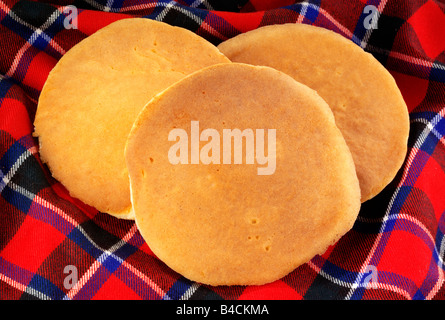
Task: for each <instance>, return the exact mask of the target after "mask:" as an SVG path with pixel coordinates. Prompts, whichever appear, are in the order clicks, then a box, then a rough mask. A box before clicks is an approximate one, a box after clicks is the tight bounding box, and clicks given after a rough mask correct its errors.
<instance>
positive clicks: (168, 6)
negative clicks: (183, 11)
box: [156, 1, 175, 21]
mask: <svg viewBox="0 0 445 320" xmlns="http://www.w3.org/2000/svg"><path fill="white" fill-rule="evenodd" d="M174 6H175V2H174V1H170V2H169V3H167V5H166V6H165V7H164V9H163V10H162V11H161V13H160V14H158V15H157V16H156V20H160V21H162V20H164V19H165V16H166V15H167V13H168V12H169V11H170V9H171V8H172V7H174Z"/></svg>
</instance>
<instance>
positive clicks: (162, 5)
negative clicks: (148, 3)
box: [144, 0, 209, 21]
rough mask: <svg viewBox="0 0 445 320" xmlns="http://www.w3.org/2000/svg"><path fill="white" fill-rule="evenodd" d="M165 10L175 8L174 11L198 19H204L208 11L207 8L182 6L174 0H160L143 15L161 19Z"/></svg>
mask: <svg viewBox="0 0 445 320" xmlns="http://www.w3.org/2000/svg"><path fill="white" fill-rule="evenodd" d="M167 7H169V8H168V9H166V8H167ZM167 10H168V11H170V10H176V11H178V12H180V13H182V14H183V15H185V16H186V17H194V18H195V19H196V18H197V19H198V20H200V21H204V19H205V18H206V16H207V14H208V13H209V11H207V10H202V9H197V8H190V7H186V6H183V5H181V4H179V3H177V2H175V1H166V0H160V1H157V4H156V7H155V8H154V10H153V11H152V12H151V13H150V14H148V15H146V16H144V17H146V18H149V19H154V20H161V21H162V20H163V18H164V15H165V14H166V11H167ZM161 14H162V16H161Z"/></svg>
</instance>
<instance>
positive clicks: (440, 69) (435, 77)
mask: <svg viewBox="0 0 445 320" xmlns="http://www.w3.org/2000/svg"><path fill="white" fill-rule="evenodd" d="M429 79H430V80H432V81H437V82H442V83H445V65H444V64H442V63H439V62H435V63H433V67H432V68H431V72H430V78H429Z"/></svg>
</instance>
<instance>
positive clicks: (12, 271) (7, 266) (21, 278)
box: [0, 255, 34, 286]
mask: <svg viewBox="0 0 445 320" xmlns="http://www.w3.org/2000/svg"><path fill="white" fill-rule="evenodd" d="M0 274H2V275H4V276H5V277H8V278H10V279H12V280H14V281H15V282H17V283H19V284H21V285H24V286H27V285H28V283H29V282H30V281H31V279H32V277H33V276H34V273H33V272H31V271H29V270H27V269H23V268H21V267H19V266H18V265H16V264H14V263H11V262H9V261H8V260H5V259H4V258H3V257H2V256H1V255H0Z"/></svg>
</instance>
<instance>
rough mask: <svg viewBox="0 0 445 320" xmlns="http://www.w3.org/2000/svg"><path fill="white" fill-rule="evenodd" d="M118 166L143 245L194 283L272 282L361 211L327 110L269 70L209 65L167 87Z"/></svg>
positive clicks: (348, 160) (143, 116)
mask: <svg viewBox="0 0 445 320" xmlns="http://www.w3.org/2000/svg"><path fill="white" fill-rule="evenodd" d="M236 129H238V130H239V131H237V130H236ZM232 135H233V136H234V137H232ZM242 135H244V138H243V136H242ZM241 139H242V140H241ZM239 141H242V142H241V144H238V142H239ZM240 155H241V156H240ZM266 155H267V156H266ZM125 159H126V163H127V167H128V172H129V176H130V186H131V191H132V192H131V194H132V203H133V207H134V212H135V221H136V224H137V227H138V229H139V231H140V232H141V235H142V236H143V238H144V239H145V241H146V242H147V244H148V246H149V247H150V248H151V250H152V251H153V253H154V254H155V255H156V256H157V257H158V258H159V259H160V260H162V261H163V262H164V263H165V264H166V265H167V266H169V267H170V268H172V269H173V270H174V271H176V272H178V273H179V274H181V275H183V276H184V277H186V278H188V279H190V280H192V281H196V282H199V283H203V284H209V285H260V284H264V283H268V282H272V281H274V280H277V279H279V278H281V277H283V276H285V275H286V274H288V273H289V272H291V271H292V270H294V269H295V268H296V267H298V266H299V265H301V264H303V263H305V262H307V261H308V260H310V259H311V258H313V257H314V256H315V255H316V254H321V253H323V252H324V251H325V250H326V249H327V247H328V246H329V245H331V244H333V243H335V242H336V241H337V240H338V239H339V238H340V237H341V236H343V235H344V234H345V233H346V232H347V231H348V230H350V228H351V227H352V226H353V223H354V221H355V219H356V217H357V214H358V212H359V209H360V205H361V203H360V187H359V182H358V179H357V175H356V172H355V167H354V162H353V159H352V155H351V153H350V151H349V149H348V147H347V145H346V142H345V140H344V138H343V135H342V134H341V132H340V130H339V129H338V128H337V126H336V125H335V121H334V117H333V114H332V111H331V110H330V108H329V106H328V105H327V104H326V102H325V101H324V100H323V99H322V98H320V96H319V95H318V94H317V93H316V92H315V91H314V90H312V89H310V88H309V87H307V86H305V85H303V84H300V83H298V82H297V81H295V80H294V79H292V78H291V77H290V76H288V75H286V74H284V73H283V72H280V71H277V70H275V69H272V68H269V67H259V66H251V65H247V64H240V63H225V64H218V65H214V66H210V67H207V68H204V69H202V70H200V71H197V72H195V73H193V74H191V75H189V76H187V77H185V78H184V79H182V80H181V81H179V82H177V83H175V84H174V85H172V86H171V87H169V88H168V89H166V90H165V91H163V92H162V93H160V94H159V95H157V96H156V97H154V98H153V99H152V100H151V101H150V102H149V103H148V104H147V105H146V106H145V107H144V109H143V110H142V111H141V113H140V115H139V116H138V118H137V119H136V121H135V123H134V126H133V128H132V130H131V132H130V135H129V137H128V141H127V146H126V149H125Z"/></svg>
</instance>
